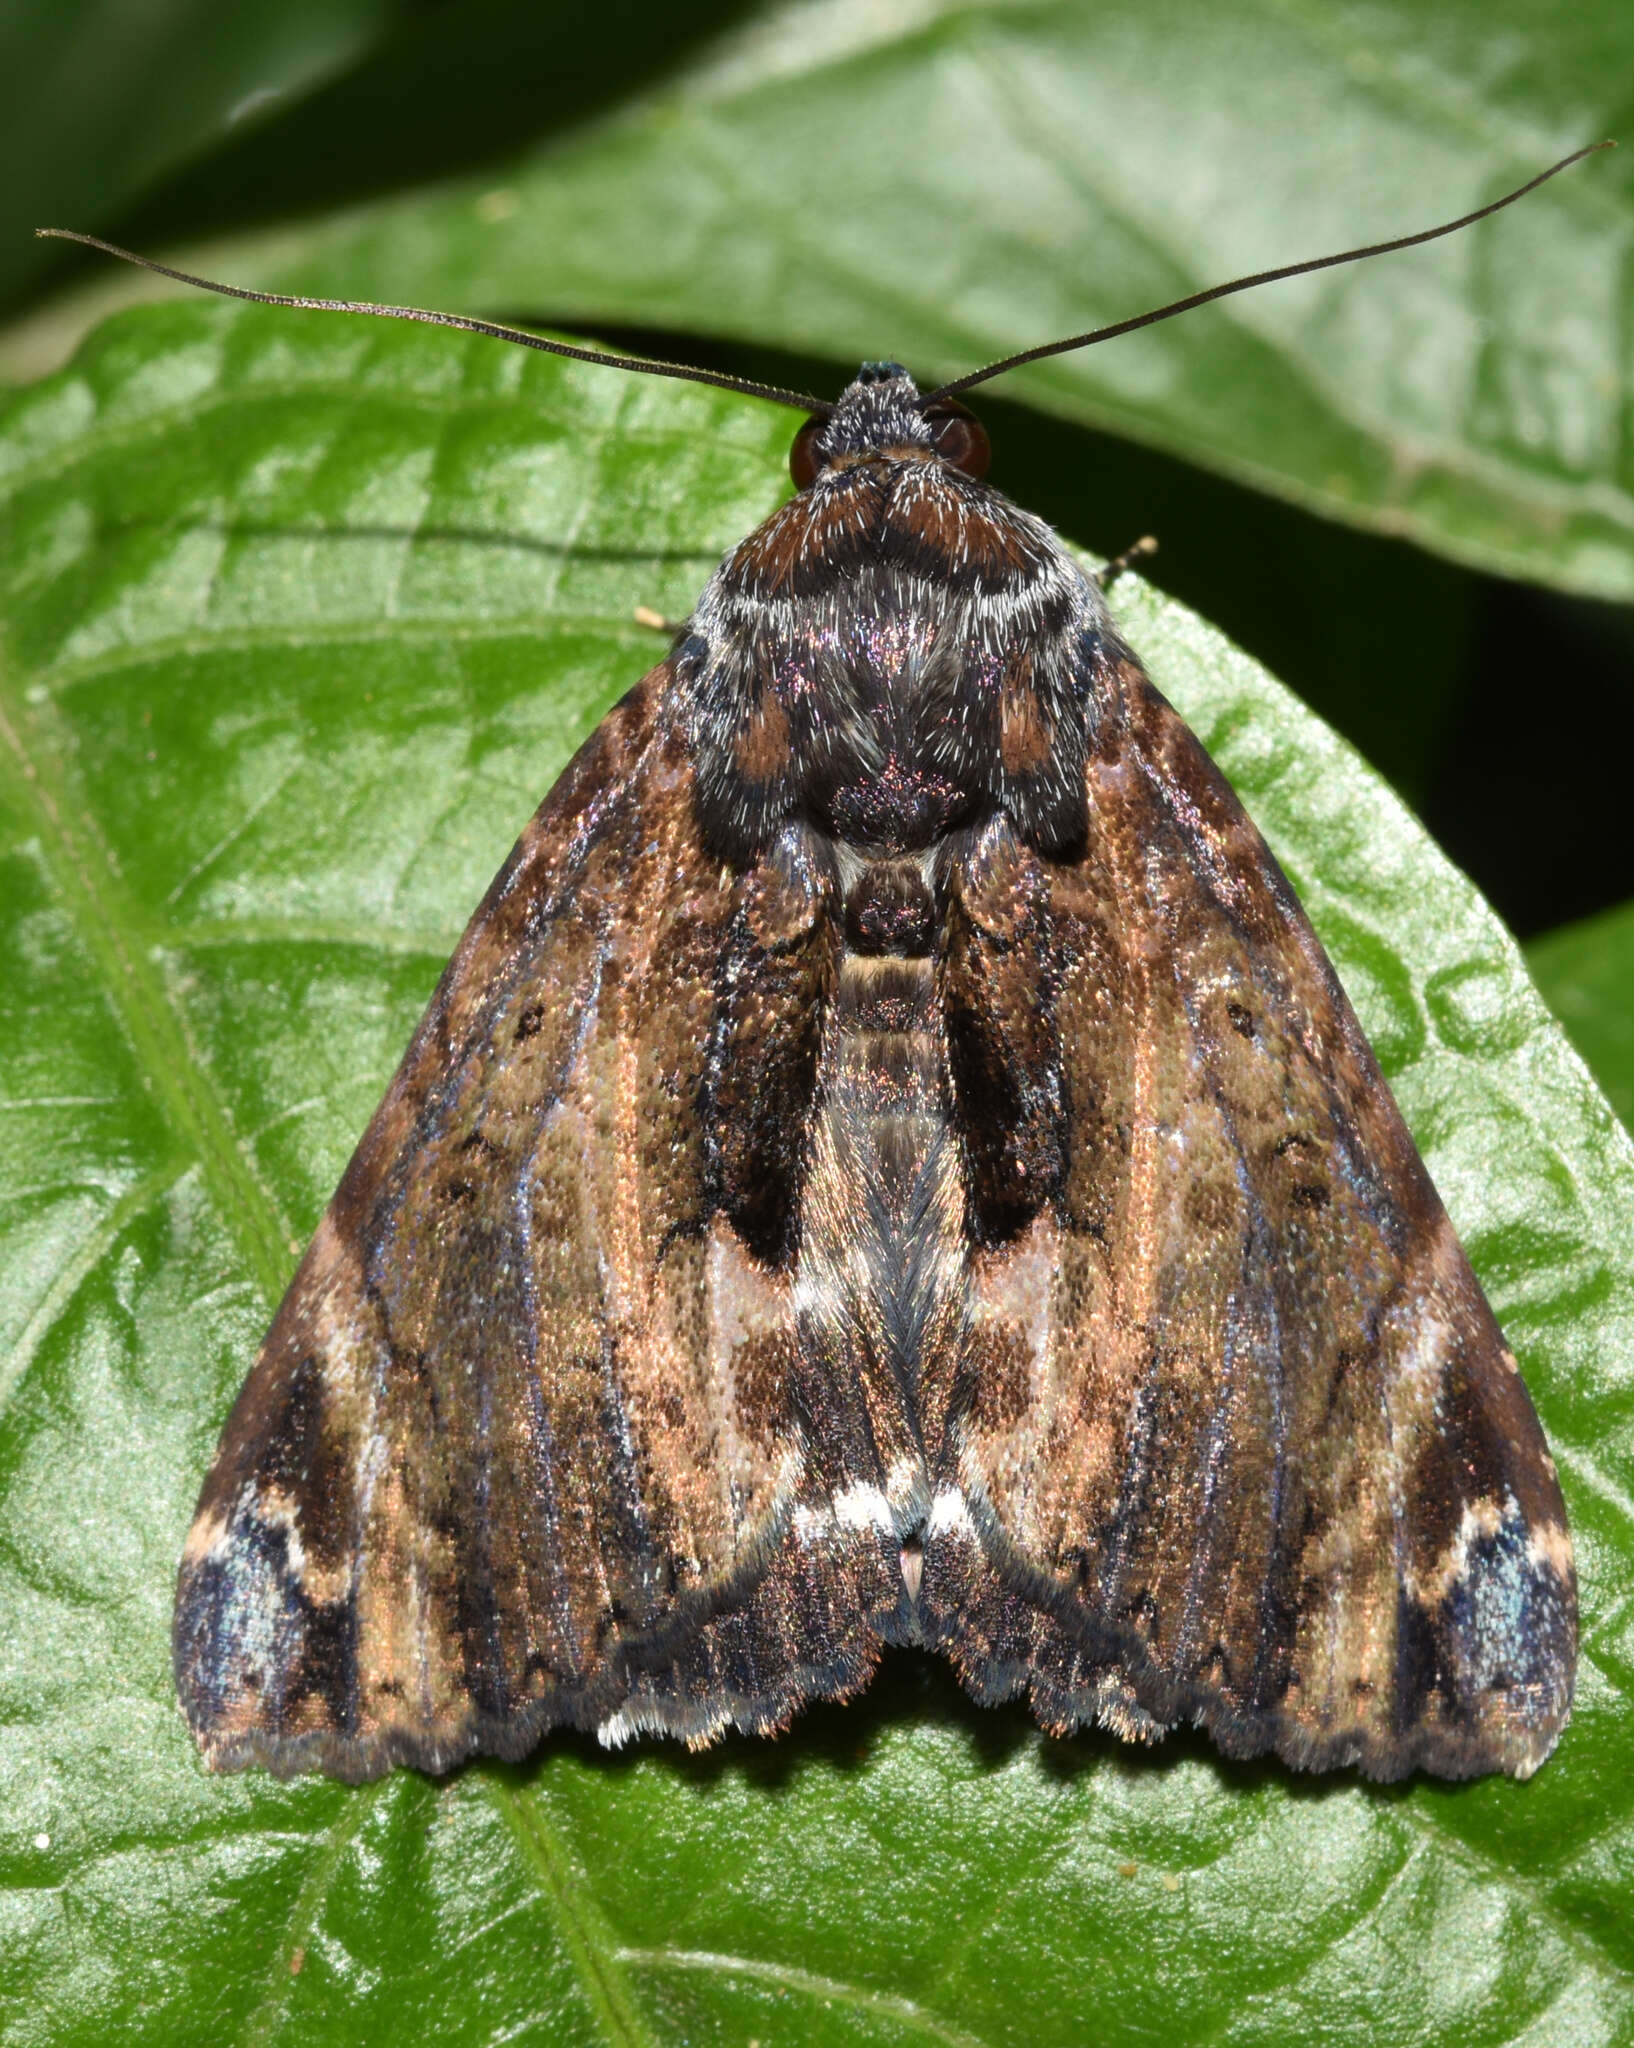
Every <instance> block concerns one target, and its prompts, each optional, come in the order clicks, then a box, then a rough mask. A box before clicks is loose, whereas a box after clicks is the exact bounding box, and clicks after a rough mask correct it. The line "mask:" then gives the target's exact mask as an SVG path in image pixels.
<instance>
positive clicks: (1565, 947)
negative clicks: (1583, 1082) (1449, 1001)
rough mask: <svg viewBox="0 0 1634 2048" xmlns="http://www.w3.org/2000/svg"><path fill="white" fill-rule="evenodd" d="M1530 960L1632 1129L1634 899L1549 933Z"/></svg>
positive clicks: (1531, 951)
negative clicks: (1633, 901)
mask: <svg viewBox="0 0 1634 2048" xmlns="http://www.w3.org/2000/svg"><path fill="white" fill-rule="evenodd" d="M1526 962H1527V965H1528V967H1530V969H1531V971H1532V975H1533V978H1534V979H1535V980H1536V982H1537V985H1538V987H1539V988H1540V989H1541V990H1542V991H1543V995H1544V997H1545V999H1546V1001H1547V1002H1548V1004H1549V1007H1550V1009H1552V1010H1553V1011H1554V1013H1555V1015H1556V1016H1557V1017H1558V1018H1559V1019H1560V1021H1561V1023H1562V1024H1564V1025H1565V1027H1566V1032H1567V1036H1568V1037H1569V1038H1570V1039H1571V1041H1572V1044H1573V1045H1575V1046H1576V1047H1577V1050H1578V1051H1579V1052H1580V1053H1581V1054H1582V1055H1583V1057H1584V1059H1585V1060H1586V1061H1587V1062H1588V1065H1589V1070H1590V1072H1591V1073H1592V1074H1593V1075H1594V1078H1595V1079H1596V1080H1597V1081H1598V1082H1599V1083H1600V1086H1601V1087H1602V1088H1603V1089H1604V1090H1605V1091H1606V1099H1607V1100H1608V1101H1609V1102H1610V1104H1611V1106H1612V1108H1613V1109H1615V1110H1616V1112H1617V1114H1618V1115H1619V1116H1620V1117H1621V1118H1622V1120H1623V1122H1624V1123H1625V1124H1626V1125H1628V1126H1630V1127H1631V1128H1634V903H1622V904H1619V905H1618V906H1617V908H1616V909H1615V910H1607V911H1605V912H1603V913H1602V914H1601V915H1600V916H1599V917H1586V918H1584V919H1583V920H1582V921H1581V923H1578V924H1570V925H1566V926H1564V927H1562V928H1561V929H1560V930H1559V931H1552V932H1546V933H1545V934H1544V936H1543V937H1542V938H1540V939H1534V940H1533V941H1532V943H1531V944H1530V945H1529V946H1528V947H1527V949H1526Z"/></svg>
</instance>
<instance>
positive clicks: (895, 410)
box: [789, 363, 991, 491]
mask: <svg viewBox="0 0 1634 2048" xmlns="http://www.w3.org/2000/svg"><path fill="white" fill-rule="evenodd" d="M990 454H991V449H990V448H989V445H988V440H987V434H986V432H985V430H984V429H983V427H982V424H981V421H980V420H978V419H977V418H976V416H975V414H974V413H972V412H970V411H969V410H968V409H967V408H966V407H965V406H962V405H961V404H960V403H959V401H958V400H957V399H956V398H941V397H932V398H930V399H926V398H923V397H921V396H920V392H919V387H918V385H917V384H915V382H914V381H913V379H912V378H911V377H910V376H909V375H908V373H907V371H906V370H905V369H903V367H902V365H901V364H900V363H864V364H863V366H862V368H861V369H860V370H859V371H858V372H857V374H856V377H855V378H854V379H853V381H852V382H851V383H850V384H848V385H847V386H846V388H845V390H844V391H842V392H841V394H840V397H839V400H838V402H837V403H836V404H835V405H834V407H833V409H832V410H831V411H828V412H822V413H814V414H813V415H812V417H811V418H810V419H809V420H807V421H806V423H805V425H804V426H803V427H802V428H801V429H800V431H799V433H798V434H796V435H795V437H794V445H793V446H792V447H791V448H790V450H789V474H790V475H791V476H792V477H793V478H794V482H795V487H796V488H797V489H798V490H802V491H803V490H804V489H805V488H806V486H807V485H808V484H812V483H815V482H816V480H817V478H818V477H819V476H821V475H822V473H823V471H824V470H825V469H832V468H834V467H836V466H837V465H839V464H842V463H843V464H849V463H855V462H866V461H869V460H870V459H876V460H897V461H900V460H902V459H904V458H907V459H909V460H912V459H913V458H915V457H918V458H919V459H920V460H924V459H926V458H933V457H935V458H940V459H941V460H942V461H944V462H947V463H951V464H952V466H953V467H954V468H955V469H960V470H963V471H964V473H965V474H966V476H974V477H979V476H985V475H986V474H987V464H988V459H989V456H990Z"/></svg>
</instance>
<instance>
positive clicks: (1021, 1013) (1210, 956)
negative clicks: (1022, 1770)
mask: <svg viewBox="0 0 1634 2048" xmlns="http://www.w3.org/2000/svg"><path fill="white" fill-rule="evenodd" d="M1087 794H1088V835H1087V840H1086V842H1085V844H1084V849H1083V851H1082V853H1081V855H1080V856H1079V857H1078V858H1077V859H1075V860H1071V861H1058V862H1052V861H1048V860H1045V859H1044V858H1042V857H1041V856H1039V855H1038V854H1037V853H1035V852H1033V851H1031V850H1030V849H1029V848H1027V847H1026V846H1024V845H1023V844H1021V843H1020V842H1019V841H1018V839H1017V838H1016V836H1015V835H1014V834H1013V833H1012V832H1011V830H1010V829H1009V827H1008V826H1007V825H1006V824H1005V823H1004V822H1003V821H1002V820H1001V821H999V822H997V823H995V824H994V825H992V826H991V827H989V828H988V830H987V831H986V832H985V833H984V834H982V835H980V836H979V837H978V838H976V839H975V840H974V841H973V842H972V843H971V844H970V845H969V846H968V847H967V848H966V849H965V851H964V853H963V855H962V857H961V859H960V860H959V861H958V863H957V864H956V868H955V874H954V879H953V883H952V887H951V892H950V896H951V901H950V908H949V913H948V934H947V939H946V942H945V950H944V956H943V961H942V969H941V973H942V988H943V991H944V1002H945V1008H946V1016H947V1022H948V1034H949V1070H950V1086H951V1093H952V1098H953V1102H954V1105H955V1115H956V1119H957V1122H958V1124H959V1127H960V1129H961V1131H962V1132H964V1133H965V1134H966V1156H967V1161H968V1168H969V1177H970V1201H971V1209H972V1215H973V1218H974V1221H975V1223H976V1227H977V1233H978V1235H979V1236H980V1237H981V1239H982V1240H983V1246H984V1248H983V1249H982V1250H980V1251H979V1252H978V1253H977V1254H976V1256H975V1259H974V1263H973V1269H972V1281H971V1312H970V1320H969V1334H968V1340H967V1345H968V1348H967V1352H966V1356H965V1360H964V1369H963V1373H962V1377H961V1386H962V1389H963V1396H962V1398H963V1406H962V1409H957V1410H955V1411H954V1412H953V1413H951V1414H950V1416H949V1418H948V1424H947V1428H946V1430H945V1433H944V1435H943V1437H942V1442H943V1451H942V1458H941V1466H940V1469H939V1472H938V1475H937V1483H938V1487H939V1491H938V1493H937V1495H936V1506H935V1507H934V1508H933V1511H932V1517H931V1536H930V1539H929V1540H928V1541H927V1543H926V1553H925V1574H924V1585H925V1600H926V1602H927V1605H928V1606H931V1607H933V1608H935V1609H936V1610H937V1616H936V1621H935V1624H934V1627H933V1633H935V1634H937V1635H938V1636H939V1637H940V1639H941V1640H943V1641H945V1642H946V1643H947V1644H948V1645H949V1646H950V1647H951V1648H952V1649H953V1651H954V1654H955V1655H956V1657H957V1659H958V1661H959V1663H960V1665H961V1667H962V1668H963V1670H964V1671H965V1673H966V1676H967V1679H968V1680H969V1681H970V1682H971V1683H972V1684H973V1685H974V1686H975V1688H976V1689H977V1690H978V1691H979V1692H982V1693H983V1694H985V1695H987V1696H998V1695H1002V1694H1005V1693H1008V1692H1011V1691H1015V1690H1018V1689H1021V1688H1023V1687H1025V1688H1027V1689H1028V1690H1029V1691H1030V1692H1031V1695H1032V1697H1033V1700H1034V1703H1035V1706H1036V1707H1037V1709H1038V1711H1039V1713H1040V1716H1041V1718H1043V1719H1044V1720H1045V1722H1046V1723H1047V1724H1049V1725H1051V1726H1055V1727H1059V1728H1066V1727H1070V1726H1073V1725H1075V1724H1077V1723H1078V1722H1080V1721H1083V1720H1089V1719H1101V1720H1103V1721H1106V1722H1108V1723H1109V1724H1110V1725H1113V1726H1115V1727H1117V1728H1118V1729H1119V1730H1120V1731H1121V1732H1123V1733H1126V1734H1143V1733H1144V1734H1150V1733H1153V1732H1156V1731H1157V1730H1158V1729H1160V1728H1161V1727H1163V1726H1166V1725H1170V1724H1172V1723H1174V1722H1176V1721H1177V1720H1182V1719H1193V1720H1196V1721H1198V1722H1200V1723H1202V1724H1203V1725H1205V1726H1207V1727H1208V1728H1209V1729H1210V1731H1211V1732H1212V1733H1213V1735H1214V1736H1215V1738H1216V1740H1217V1741H1218V1742H1219V1743H1220V1745H1221V1746H1222V1747H1223V1748H1224V1749H1225V1750H1226V1751H1227V1752H1228V1753H1231V1754H1237V1755H1249V1754H1255V1753H1258V1752H1260V1751H1262V1750H1266V1749H1274V1750H1276V1751H1277V1752H1278V1753H1280V1754H1281V1755H1283V1756H1284V1757H1286V1758H1288V1759H1289V1760H1290V1761H1292V1762H1294V1763H1296V1764H1300V1765H1307V1766H1325V1765H1329V1764H1334V1763H1342V1762H1354V1763H1359V1764H1360V1765H1361V1767H1362V1768H1363V1769H1364V1770H1365V1771H1367V1772H1368V1773H1369V1774H1371V1775H1373V1776H1378V1777H1399V1776H1402V1775H1404V1774H1405V1773H1407V1772H1408V1771H1410V1770H1413V1769H1415V1768H1425V1769H1430V1770H1434V1771H1437V1772H1439V1773H1442V1774H1444V1775H1448V1776H1467V1775H1470V1774H1472V1773H1475V1772H1479V1771H1486V1770H1492V1769H1505V1770H1509V1771H1511V1772H1514V1773H1517V1774H1520V1775H1524V1774H1525V1773H1526V1772H1528V1771H1529V1770H1530V1769H1532V1768H1534V1767H1535V1766H1536V1764H1537V1763H1538V1762H1540V1761H1541V1760H1542V1758H1543V1757H1544V1756H1545V1755H1547V1753H1548V1750H1549V1748H1550V1747H1551V1746H1552V1744H1553V1741H1554V1738H1555V1736H1556V1734H1557V1733H1558V1730H1559V1727H1560V1725H1561V1723H1562V1721H1563V1720H1564V1717H1565V1714H1566V1711H1567V1707H1568V1704H1569V1698H1570V1674H1571V1669H1572V1664H1573V1660H1574V1657H1575V1638H1576V1614H1575V1582H1574V1579H1573V1572H1572V1562H1571V1546H1570V1541H1569V1538H1568V1536H1567V1534H1566V1525H1565V1516H1564V1511H1563V1508H1562V1504H1561V1499H1560V1494H1559V1489H1558V1487H1557V1486H1556V1484H1555V1479H1554V1468H1553V1465H1552V1463H1551V1462H1550V1460H1549V1457H1548V1454H1547V1451H1546V1449H1545V1447H1544V1444H1543V1439H1542V1435H1541V1432H1540V1431H1539V1429H1538V1425H1537V1421H1536V1418H1535V1416H1534V1415H1533V1412H1532V1409H1531V1405H1530V1403H1529V1402H1528V1400H1527V1398H1526V1395H1525V1392H1524V1390H1523V1388H1522V1386H1521V1383H1520V1381H1519V1378H1518V1376H1517V1374H1516V1370H1515V1363H1514V1359H1513V1357H1512V1355H1511V1354H1510V1352H1509V1351H1508V1349H1507V1348H1506V1346H1505V1344H1504V1342H1503V1339H1502V1337H1501V1335H1500V1333H1499V1330H1498V1327H1497V1325H1496V1323H1495V1321H1494V1320H1493V1317H1492V1313H1491V1311H1490V1309H1489V1308H1488V1306H1487V1303H1486V1301H1485V1299H1484V1297H1483V1295H1482V1294H1481V1291H1480V1288H1479V1286H1478V1285H1477V1283H1476V1281H1475V1279H1474V1276H1473V1275H1472V1273H1471V1272H1470V1269H1469V1265H1468V1261H1467V1260H1466V1258H1465V1256H1464V1254H1463V1252H1462V1250H1461V1248H1460V1247H1459V1244H1458V1242H1457V1240H1456V1238H1455V1237H1454V1235H1453V1232H1452V1229H1451V1226H1450V1225H1449V1223H1448V1221H1447V1217H1446V1213H1445V1211H1444V1210H1443V1208H1442V1206H1441V1203H1440V1201H1439V1199H1438V1197H1437V1196H1436V1193H1435V1190H1434V1188H1433V1187H1432V1186H1431V1184H1430V1181H1429V1179H1428V1177H1427V1175H1426V1173H1425V1171H1424V1168H1423V1166H1422V1164H1421V1163H1420V1161H1419V1158H1418V1155H1417V1153H1416V1151H1415V1150H1414V1148H1413V1144H1412V1141H1411V1139H1410V1137H1409V1136H1408V1133H1407V1131H1406V1129H1405V1127H1404V1125H1403V1123H1402V1120H1401V1117H1400V1114H1399V1112H1398V1111H1397V1109H1396V1106H1395V1104H1394V1102H1393V1100H1392V1099H1391V1096H1390V1094H1389V1091H1388V1089H1387V1087H1386V1086H1385V1083H1384V1081H1383V1079H1382V1077H1381V1075H1380V1074H1379V1071H1378V1068H1377V1065H1376V1063H1375V1061H1374V1059H1373V1056H1372V1053H1371V1051H1370V1050H1369V1048H1368V1046H1367V1044H1366V1041H1365V1039H1364V1038H1363V1036H1362V1034H1361V1031H1360V1029H1359V1027H1358V1026H1357V1024H1356V1021H1355V1018H1354V1016H1353V1014H1352V1012H1351V1010H1350V1007H1349V1005H1348V1003H1347V1002H1346V1000H1345V997H1344V995H1343V993H1342V991H1341V990H1340V988H1339V986H1338V983H1337V981H1336V980H1335V978H1334V975H1333V972H1332V969H1331V968H1330V966H1329V964H1328V962H1327V959H1326V957H1325V955H1324V954H1323V952H1322V950H1321V948H1320V946H1319V944H1318V942H1317V940H1316V938H1315V936H1314V934H1313V933H1312V931H1311V929H1310V926H1309V923H1308V922H1307V920H1306V918H1305V916H1304V914H1303V912H1302V910H1301V909H1300V907H1299V905H1298V903H1297V901H1296V900H1295V898H1294V897H1293V894H1292V892H1291V891H1290V890H1289V888H1288V886H1287V884H1286V882H1285V881H1284V879H1283V877H1282V875H1281V873H1280V871H1279V870H1278V868H1277V866H1276V863H1275V861H1274V860H1273V859H1272V857H1271V855H1270V853H1269V852H1268V850H1267V849H1266V847H1265V845H1264V842H1263V841H1262V839H1261V838H1260V836H1259V834H1258V833H1257V832H1256V831H1255V829H1254V827H1253V826H1252V824H1251V823H1250V822H1249V820H1248V818H1247V817H1246V815H1245V814H1244V812H1243V810H1242V808H1241V806H1240V805H1239V804H1238V802H1237V801H1236V799H1235V797H1234V796H1233V794H1232V792H1231V791H1230V789H1229V787H1228V786H1227V784H1226V783H1225V781H1224V779H1223V778H1222V777H1221V776H1220V774H1219V773H1218V771H1217V770H1216V769H1215V768H1214V767H1213V765H1212V763H1210V762H1209V760H1208V758H1207V756H1206V755H1205V754H1204V753H1203V750H1202V748H1201V747H1200V746H1199V745H1198V743H1197V741H1196V740H1195V738H1194V737H1193V736H1192V734H1191V733H1190V732H1189V731H1188V730H1187V728H1186V727H1185V726H1184V725H1183V724H1182V722H1181V721H1180V720H1179V719H1178V718H1177V717H1176V716H1175V714H1174V713H1173V712H1172V711H1171V710H1170V708H1169V707H1168V706H1167V705H1166V704H1165V703H1164V702H1163V700H1162V699H1161V698H1160V697H1159V696H1158V695H1157V693H1156V692H1155V691H1154V690H1153V689H1152V688H1151V685H1150V684H1149V683H1148V682H1147V681H1146V679H1145V677H1144V676H1143V675H1142V674H1141V673H1140V671H1139V670H1138V668H1136V667H1135V666H1134V664H1133V663H1132V662H1127V661H1124V662H1120V663H1118V664H1116V665H1115V667H1114V668H1113V669H1112V670H1111V671H1109V674H1108V677H1107V682H1106V689H1105V708H1104V712H1103V716H1102V720H1101V725H1100V730H1099V733H1098V737H1097V741H1096V745H1095V748H1094V750H1093V752H1092V756H1091V760H1090V764H1089V769H1088V790H1087ZM1029 1188H1034V1189H1044V1188H1049V1189H1053V1190H1054V1191H1055V1192H1054V1194H1053V1195H1052V1198H1051V1199H1049V1200H1046V1201H1042V1202H1038V1201H1035V1200H1034V1199H1032V1198H1030V1197H1029V1196H1028V1194H1027V1192H1026V1191H1027V1190H1028V1189H1029Z"/></svg>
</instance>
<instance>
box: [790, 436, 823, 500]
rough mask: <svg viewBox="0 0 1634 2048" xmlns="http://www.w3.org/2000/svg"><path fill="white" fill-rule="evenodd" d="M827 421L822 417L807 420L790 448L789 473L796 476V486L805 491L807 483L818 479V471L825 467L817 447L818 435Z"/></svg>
mask: <svg viewBox="0 0 1634 2048" xmlns="http://www.w3.org/2000/svg"><path fill="white" fill-rule="evenodd" d="M825 425H826V422H825V421H823V420H820V419H811V420H807V421H806V423H805V425H804V426H803V427H802V428H801V429H800V431H799V433H798V434H796V435H795V437H794V446H793V447H792V448H791V449H790V450H789V475H790V476H792V477H793V478H794V488H795V489H796V490H797V491H803V490H804V489H805V488H806V486H807V484H810V483H815V482H816V481H817V475H818V472H819V471H820V470H821V469H822V468H823V467H824V464H823V458H822V455H821V453H820V451H819V450H818V447H817V436H818V435H819V434H820V433H821V432H822V431H823V428H824V426H825Z"/></svg>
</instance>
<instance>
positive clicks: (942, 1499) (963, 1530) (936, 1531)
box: [925, 1486, 976, 1542]
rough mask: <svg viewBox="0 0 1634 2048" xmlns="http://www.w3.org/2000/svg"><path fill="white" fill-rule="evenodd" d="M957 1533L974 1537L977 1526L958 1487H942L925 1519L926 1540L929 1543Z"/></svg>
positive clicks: (938, 1490)
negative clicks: (936, 1538)
mask: <svg viewBox="0 0 1634 2048" xmlns="http://www.w3.org/2000/svg"><path fill="white" fill-rule="evenodd" d="M955 1531H957V1532H958V1533H959V1534H960V1535H961V1536H974V1535H975V1533H976V1525H975V1523H974V1522H973V1521H972V1520H971V1519H970V1507H969V1504H968V1502H967V1501H966V1500H965V1497H964V1494H963V1493H962V1492H961V1491H960V1489H959V1488H958V1487H957V1486H940V1487H938V1488H937V1490H936V1495H935V1498H934V1499H933V1500H932V1501H931V1504H930V1513H929V1514H928V1515H927V1516H926V1518H925V1540H926V1541H927V1542H929V1541H930V1539H931V1538H932V1537H933V1536H951V1535H952V1534H953V1533H954V1532H955Z"/></svg>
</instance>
